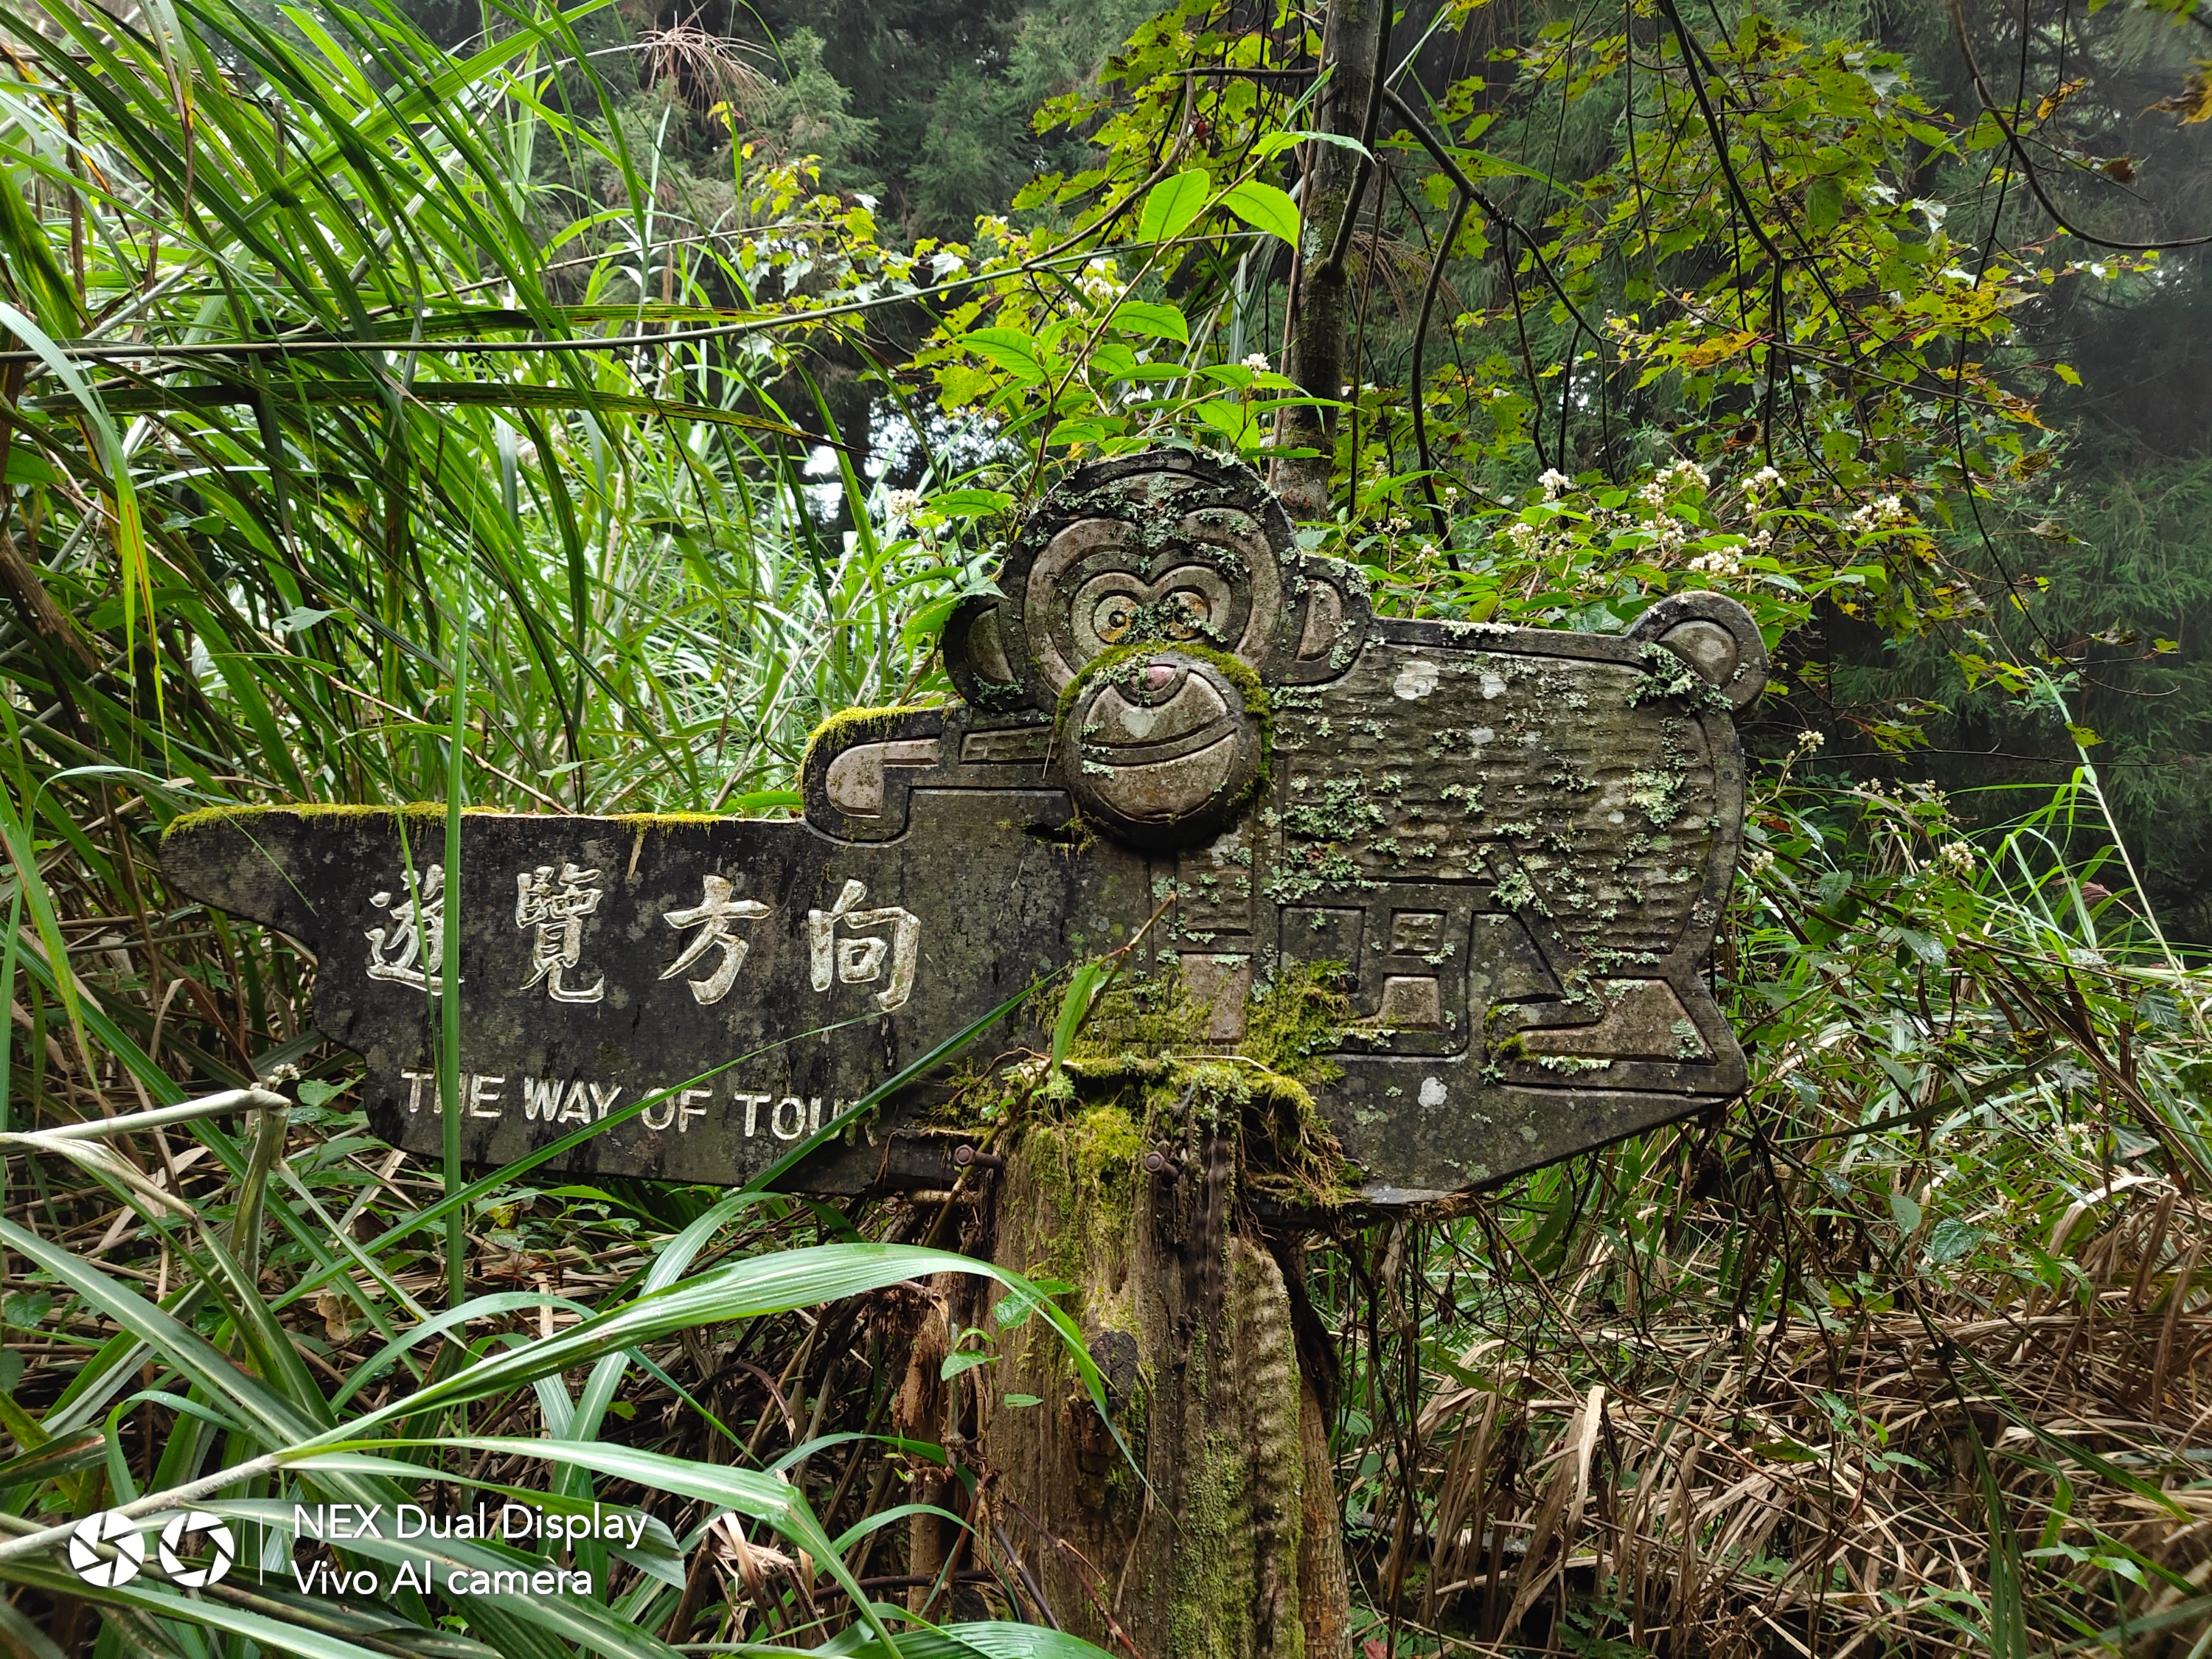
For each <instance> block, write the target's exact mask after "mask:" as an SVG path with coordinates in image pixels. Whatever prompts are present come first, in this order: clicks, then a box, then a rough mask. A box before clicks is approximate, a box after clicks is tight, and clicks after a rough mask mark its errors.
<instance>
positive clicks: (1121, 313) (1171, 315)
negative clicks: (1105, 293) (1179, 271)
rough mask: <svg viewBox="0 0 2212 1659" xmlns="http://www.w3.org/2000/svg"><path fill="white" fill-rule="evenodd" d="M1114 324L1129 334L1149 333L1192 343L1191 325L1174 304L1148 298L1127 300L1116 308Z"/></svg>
mask: <svg viewBox="0 0 2212 1659" xmlns="http://www.w3.org/2000/svg"><path fill="white" fill-rule="evenodd" d="M1114 326H1115V327H1116V328H1118V329H1120V330H1121V331H1123V332H1124V333H1127V334H1149V335H1151V336H1152V337H1153V338H1154V339H1156V340H1176V341H1180V342H1181V343H1183V344H1185V345H1188V344H1189V343H1190V325H1189V324H1188V323H1187V322H1185V321H1184V320H1183V315H1182V312H1180V311H1178V310H1176V308H1175V307H1173V306H1164V305H1156V304H1154V303H1152V301H1148V300H1127V301H1123V302H1122V303H1121V304H1120V305H1118V306H1116V307H1115V308H1114Z"/></svg>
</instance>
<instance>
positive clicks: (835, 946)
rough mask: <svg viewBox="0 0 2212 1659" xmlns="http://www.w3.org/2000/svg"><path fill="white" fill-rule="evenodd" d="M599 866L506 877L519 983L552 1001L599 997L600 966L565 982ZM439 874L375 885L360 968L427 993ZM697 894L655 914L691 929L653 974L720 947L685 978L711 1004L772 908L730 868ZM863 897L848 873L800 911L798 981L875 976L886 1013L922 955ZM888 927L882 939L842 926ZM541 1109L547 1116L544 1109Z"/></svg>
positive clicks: (917, 927) (439, 915)
mask: <svg viewBox="0 0 2212 1659" xmlns="http://www.w3.org/2000/svg"><path fill="white" fill-rule="evenodd" d="M602 874H603V872H600V871H598V870H586V869H582V868H580V867H579V866H576V865H575V864H574V863H571V862H568V861H567V860H563V861H562V864H561V865H560V866H559V869H558V872H557V873H556V870H555V866H552V865H550V864H541V865H539V866H538V867H537V868H536V869H534V870H525V871H521V872H518V873H517V874H516V876H515V878H514V892H515V896H514V925H515V926H516V927H519V928H522V929H525V930H526V931H528V932H530V933H531V935H532V939H531V946H530V976H529V978H527V979H526V980H525V981H523V982H522V984H521V986H520V987H519V988H520V989H522V990H525V991H528V990H532V989H535V988H536V987H538V986H540V985H543V986H544V987H545V993H546V994H547V995H548V996H549V997H550V998H551V999H552V1000H554V1001H556V1002H581V1003H592V1002H599V1001H602V1000H605V996H606V975H605V974H604V973H602V974H600V975H599V976H598V977H596V978H595V979H593V980H592V982H591V983H590V984H589V985H579V984H576V983H574V982H573V981H572V979H571V978H568V977H564V975H577V974H578V972H579V968H580V963H582V961H583V957H584V922H585V920H586V918H587V917H589V916H593V915H598V914H599V904H600V902H601V900H603V899H604V898H605V896H606V889H605V885H604V884H603V883H602V881H601V876H602ZM445 884H446V872H445V868H444V866H441V865H436V864H433V865H429V866H426V867H425V868H424V869H423V871H422V873H421V875H420V876H419V877H418V876H417V875H416V872H414V871H411V870H410V871H408V872H406V873H405V875H404V878H403V881H402V886H403V888H404V892H403V893H402V894H401V895H400V896H397V897H395V896H394V895H393V894H392V892H391V891H390V890H380V891H379V892H377V893H375V894H374V895H373V896H371V897H370V900H369V902H370V903H371V904H372V905H374V907H375V908H377V909H379V910H381V911H385V912H387V913H388V914H389V915H390V916H391V919H392V923H391V926H390V927H389V928H386V927H373V928H371V929H369V930H368V935H367V937H368V977H369V978H371V979H380V980H392V981H398V983H400V984H403V985H412V986H414V987H416V988H417V989H419V990H423V991H427V992H428V993H429V994H431V995H432V996H435V995H436V994H438V985H437V982H436V977H435V976H436V971H437V963H439V961H440V959H441V953H442V952H443V951H444V948H445V931H446V903H445V898H446V892H445ZM701 888H702V890H701V895H700V900H699V902H698V903H697V904H696V905H693V906H691V907H690V908H686V909H680V910H670V911H666V912H665V913H664V914H663V915H662V916H661V918H660V919H661V920H662V921H665V922H666V923H667V924H668V925H669V926H670V927H673V928H676V929H677V930H678V932H681V933H691V935H692V937H691V938H690V939H689V940H688V941H686V942H685V944H684V948H683V950H682V951H680V952H679V953H678V956H677V957H676V959H675V960H674V961H673V962H671V963H669V964H668V966H667V967H666V968H665V969H662V970H661V972H660V975H659V977H660V978H661V979H663V980H671V979H674V978H676V977H678V975H682V974H684V973H686V972H687V971H688V970H689V969H692V968H694V967H696V966H698V965H699V964H700V963H702V962H705V961H706V960H707V959H708V955H709V953H710V952H720V955H719V956H717V957H715V958H714V964H713V967H712V969H711V970H710V971H709V972H708V974H707V975H706V976H705V977H704V978H702V979H686V980H685V981H684V982H685V984H687V985H688V986H690V989H691V996H692V1000H694V1001H696V1002H697V1003H699V1004H700V1005H701V1006H702V1007H712V1006H714V1005H715V1004H717V1003H719V1002H720V1001H721V1000H722V999H723V998H725V997H726V996H727V995H729V994H730V989H731V987H732V986H734V985H735V984H736V983H737V981H738V970H739V969H742V968H743V967H744V964H745V957H746V955H747V953H748V951H749V950H750V945H749V944H748V942H747V940H746V939H745V937H744V934H743V933H741V932H740V931H739V924H740V923H744V922H753V921H765V920H766V919H767V918H768V917H769V916H770V915H774V914H775V907H774V906H773V905H769V904H767V903H764V902H762V901H761V900H759V899H748V898H738V897H737V896H735V893H736V884H734V883H733V882H732V880H731V879H730V878H729V877H727V876H724V875H717V874H708V875H705V876H702V878H701ZM867 896H868V890H867V887H866V884H864V883H861V882H858V881H848V882H847V883H846V884H844V886H843V888H842V890H840V891H839V893H838V895H837V902H836V904H834V905H833V906H832V907H831V908H829V909H827V910H809V911H808V912H807V913H806V944H807V955H808V979H809V982H810V983H811V985H812V987H813V988H814V989H815V990H817V991H828V990H829V989H830V988H831V987H833V986H836V985H841V984H842V985H876V984H881V985H882V986H883V987H884V989H882V990H881V991H879V992H878V993H877V994H876V1006H877V1008H878V1010H879V1011H880V1012H884V1013H886V1014H889V1013H896V1012H897V1011H898V1010H899V1009H900V1008H902V1007H903V1006H905V1005H906V1003H907V1000H908V998H910V997H911V996H912V995H913V994H914V976H915V967H916V965H917V962H918V960H919V957H920V954H921V917H920V916H917V915H915V913H914V912H913V911H911V910H908V909H905V908H902V907H900V906H898V905H896V904H884V905H877V906H874V907H872V908H863V906H864V905H865V902H866V899H867ZM839 927H844V928H847V929H848V930H859V929H864V928H881V927H887V928H889V929H890V936H889V937H888V938H886V937H884V935H882V934H880V933H858V932H856V931H854V932H848V933H847V934H845V935H844V936H842V937H840V936H839V934H838V932H837V930H838V928H839ZM549 1117H550V1114H549Z"/></svg>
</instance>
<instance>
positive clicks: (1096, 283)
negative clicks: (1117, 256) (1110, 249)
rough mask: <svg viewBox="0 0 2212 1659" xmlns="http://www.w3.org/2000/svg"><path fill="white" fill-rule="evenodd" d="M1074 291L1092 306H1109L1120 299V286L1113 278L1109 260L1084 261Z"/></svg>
mask: <svg viewBox="0 0 2212 1659" xmlns="http://www.w3.org/2000/svg"><path fill="white" fill-rule="evenodd" d="M1075 289H1076V292H1077V293H1079V294H1080V295H1082V296H1083V297H1084V298H1085V300H1086V301H1089V302H1090V303H1091V304H1092V305H1094V306H1109V305H1111V304H1113V303H1114V301H1116V300H1118V299H1120V298H1121V283H1120V281H1119V280H1118V279H1117V278H1116V277H1115V274H1114V262H1113V261H1112V260H1111V259H1106V258H1098V259H1091V260H1087V261H1085V264H1084V266H1083V270H1082V271H1081V273H1080V274H1079V275H1078V276H1077V277H1076V279H1075Z"/></svg>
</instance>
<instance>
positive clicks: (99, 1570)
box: [69, 1510, 146, 1589]
mask: <svg viewBox="0 0 2212 1659" xmlns="http://www.w3.org/2000/svg"><path fill="white" fill-rule="evenodd" d="M103 1544H106V1545H108V1546H109V1547H110V1550H109V1553H107V1554H106V1555H103V1554H101V1553H100V1546H101V1545H103ZM69 1563H70V1571H72V1572H74V1573H75V1574H76V1576H77V1577H79V1578H82V1580H84V1582H85V1583H88V1584H90V1585H91V1586H92V1587H93V1588H94V1589H115V1588H116V1587H117V1586H118V1584H127V1583H130V1582H131V1580H132V1579H134V1578H136V1577H137V1576H138V1569H139V1568H141V1567H143V1566H144V1565H146V1541H145V1540H144V1539H143V1538H141V1537H140V1536H139V1535H138V1528H137V1523H136V1522H133V1521H132V1520H131V1517H130V1516H127V1515H124V1514H121V1513H119V1512H118V1511H117V1510H101V1511H100V1513H99V1514H98V1515H88V1516H85V1518H84V1519H83V1520H82V1521H80V1522H77V1523H76V1527H75V1528H72V1529H71V1530H70V1541H69Z"/></svg>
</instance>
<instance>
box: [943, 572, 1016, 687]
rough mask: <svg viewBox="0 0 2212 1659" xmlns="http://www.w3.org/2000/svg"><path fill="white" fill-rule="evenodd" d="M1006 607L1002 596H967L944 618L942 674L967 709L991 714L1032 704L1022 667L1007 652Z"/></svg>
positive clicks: (970, 594) (978, 594) (981, 594)
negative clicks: (946, 677) (943, 673)
mask: <svg viewBox="0 0 2212 1659" xmlns="http://www.w3.org/2000/svg"><path fill="white" fill-rule="evenodd" d="M1014 637H1016V638H1018V637H1019V635H1015V636H1014ZM1006 639H1007V629H1006V599H1005V598H1004V597H1003V596H1002V595H1000V594H998V593H995V592H992V593H969V594H967V595H966V596H964V597H963V599H961V600H960V602H959V603H958V604H957V605H954V606H953V607H952V614H951V616H949V617H946V618H945V673H946V675H947V676H948V677H950V678H951V681H952V685H953V689H954V690H957V691H958V692H959V693H960V696H961V700H962V701H963V702H965V703H966V704H967V705H968V706H969V708H980V709H983V710H985V711H987V712H988V713H991V714H1006V713H1009V712H1011V711H1012V710H1014V709H1017V708H1027V707H1029V706H1030V694H1029V690H1028V688H1027V687H1026V686H1025V685H1024V684H1023V683H1022V681H1023V674H1022V665H1021V664H1019V663H1018V662H1016V661H1015V660H1014V659H1013V656H1012V653H1010V652H1009V651H1008V650H1007V649H1006Z"/></svg>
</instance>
